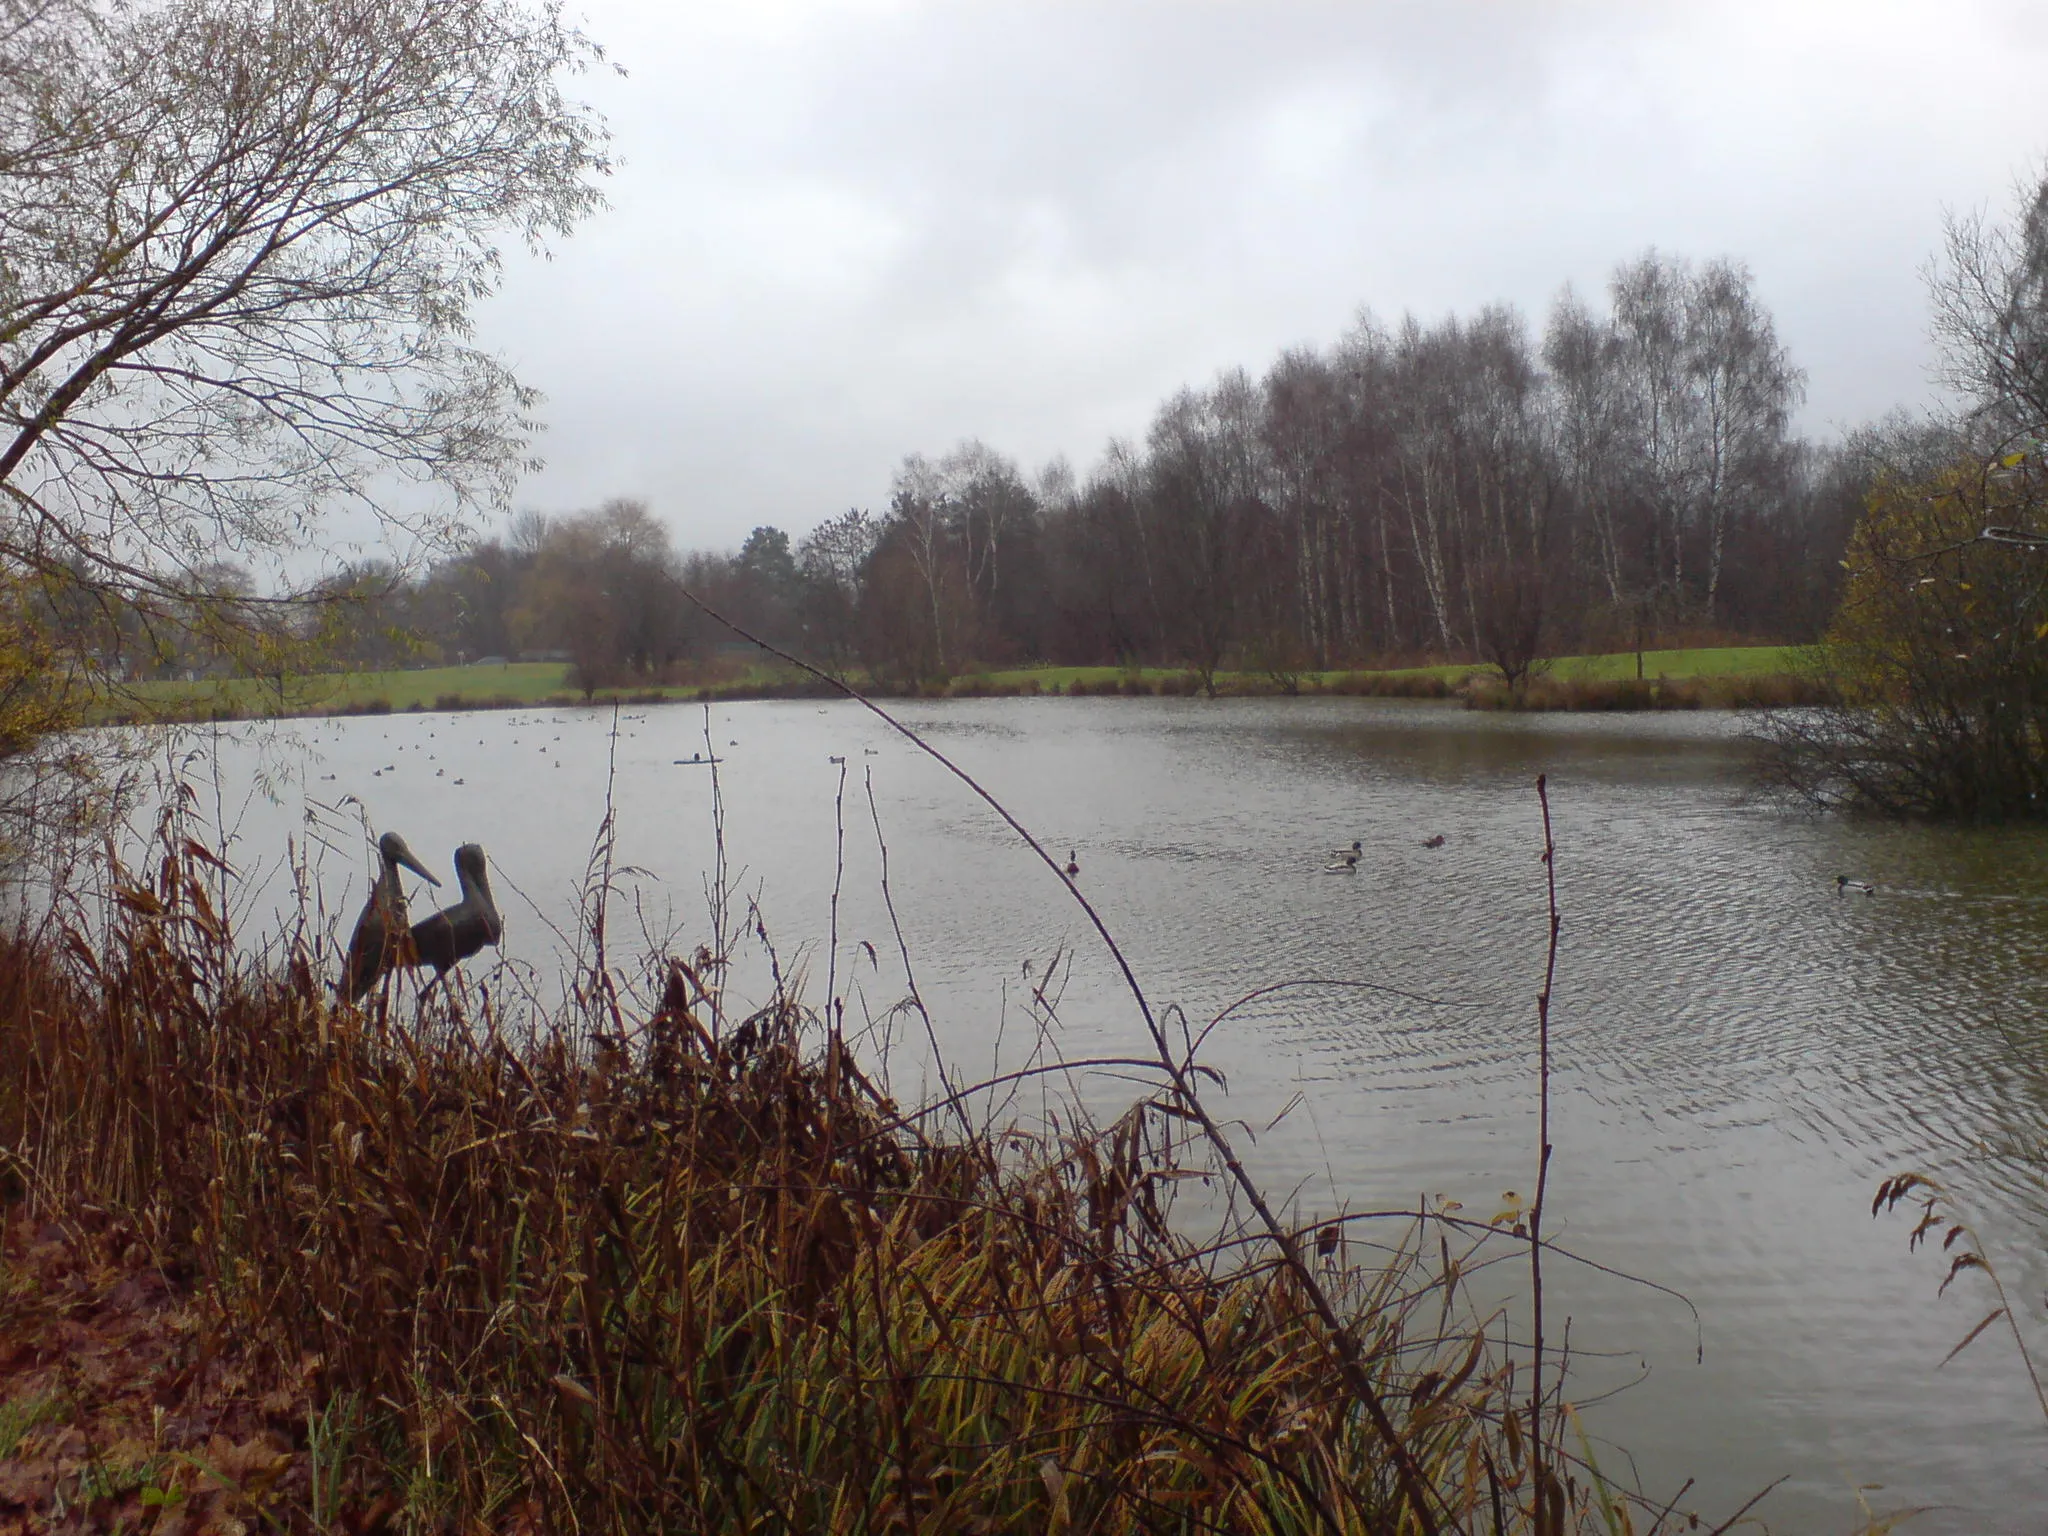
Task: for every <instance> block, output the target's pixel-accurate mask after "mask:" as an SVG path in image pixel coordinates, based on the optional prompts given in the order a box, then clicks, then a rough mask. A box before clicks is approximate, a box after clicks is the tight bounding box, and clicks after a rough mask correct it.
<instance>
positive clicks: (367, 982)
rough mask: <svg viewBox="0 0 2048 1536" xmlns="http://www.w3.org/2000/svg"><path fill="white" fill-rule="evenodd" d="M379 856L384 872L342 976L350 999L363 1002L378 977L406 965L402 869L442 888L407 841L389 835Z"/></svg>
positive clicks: (350, 943)
mask: <svg viewBox="0 0 2048 1536" xmlns="http://www.w3.org/2000/svg"><path fill="white" fill-rule="evenodd" d="M377 857H378V858H379V859H380V860H381V861H382V863H383V866H384V867H383V870H382V872H381V873H380V874H379V875H378V876H377V883H376V884H375V885H373V886H371V887H370V899H369V900H368V901H366V902H364V903H363V915H362V916H361V917H359V918H357V919H356V931H355V934H354V935H353V936H352V937H351V938H350V939H349V941H348V966H347V969H346V970H345V971H344V972H343V973H342V990H343V991H344V992H346V993H347V994H348V1000H349V1001H350V1002H352V1003H359V1002H361V1001H362V1000H363V996H364V994H365V993H367V992H368V991H369V990H370V988H372V987H374V986H375V985H377V978H378V977H380V976H382V975H383V974H384V973H385V972H386V971H388V970H390V969H392V968H393V967H394V966H397V965H399V964H401V963H403V961H402V958H401V951H402V950H403V948H404V947H405V943H406V937H407V932H408V930H407V927H406V912H405V888H404V887H403V886H402V885H400V884H399V883H398V867H399V865H401V864H403V865H404V866H405V867H406V868H407V869H409V870H411V871H412V872H413V873H414V874H416V875H418V876H419V877H420V878H421V879H423V880H425V881H426V882H427V884H429V885H439V884H440V883H441V882H440V881H438V880H436V879H435V878H434V877H433V875H432V874H431V873H430V872H429V871H428V869H427V867H426V865H424V864H422V863H421V862H420V861H419V860H418V859H416V858H414V857H413V854H412V850H411V849H410V848H408V847H406V846H405V839H404V838H402V837H400V836H399V835H398V834H397V833H396V832H386V833H385V834H384V835H383V836H382V837H380V838H378V839H377Z"/></svg>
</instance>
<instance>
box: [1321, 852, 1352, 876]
mask: <svg viewBox="0 0 2048 1536" xmlns="http://www.w3.org/2000/svg"><path fill="white" fill-rule="evenodd" d="M1358 857H1359V856H1358V855H1357V854H1355V853H1353V852H1352V851H1351V850H1350V849H1349V848H1347V849H1345V850H1344V854H1343V856H1342V857H1341V858H1339V859H1337V860H1336V861H1335V862H1334V863H1330V864H1325V865H1324V866H1323V873H1324V874H1326V875H1355V874H1357V873H1358Z"/></svg>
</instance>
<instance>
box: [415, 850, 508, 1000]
mask: <svg viewBox="0 0 2048 1536" xmlns="http://www.w3.org/2000/svg"><path fill="white" fill-rule="evenodd" d="M455 880H456V883H457V884H458V885H460V886H461V887H462V900H460V901H458V902H457V903H455V905H454V906H452V907H443V908H442V909H441V910H440V911H438V912H436V913H435V914H434V915H433V916H432V917H428V918H422V919H421V920H420V921H419V922H417V923H414V924H413V925H412V947H413V950H414V952H415V953H416V954H418V956H419V958H420V962H421V963H422V964H423V965H431V966H432V967H433V968H434V977H435V979H436V980H439V979H440V978H441V977H443V976H445V975H447V974H448V971H449V968H450V967H452V966H453V965H454V964H455V962H456V961H458V960H467V959H468V958H469V957H470V956H471V955H473V954H475V953H476V952H477V951H478V950H480V949H482V948H483V947H484V946H485V945H486V944H496V943H497V942H498V938H499V936H500V935H501V934H503V933H504V931H505V920H504V919H503V918H501V917H500V916H498V904H497V903H496V902H495V901H493V900H492V899H491V881H490V877H489V876H488V875H486V874H485V873H484V850H483V845H482V844H481V843H464V844H463V845H462V846H461V847H460V848H458V849H456V850H455Z"/></svg>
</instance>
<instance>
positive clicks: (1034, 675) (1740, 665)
mask: <svg viewBox="0 0 2048 1536" xmlns="http://www.w3.org/2000/svg"><path fill="white" fill-rule="evenodd" d="M1803 650H1804V647H1803V646H1796V645H1727V646H1711V647H1701V648H1699V649H1696V650H1684V651H1645V652H1643V676H1644V677H1646V678H1649V679H1651V680H1653V681H1654V680H1655V679H1657V678H1660V677H1731V676H1735V675H1737V674H1747V673H1758V674H1770V673H1779V672H1790V671H1792V670H1794V669H1795V667H1796V665H1797V660H1798V657H1799V655H1800V653H1801V651H1803ZM1353 670H1378V669H1353V668H1348V667H1347V668H1342V669H1340V670H1337V671H1331V672H1307V673H1303V674H1302V676H1303V679H1304V681H1306V680H1307V679H1310V678H1314V679H1316V680H1318V681H1321V682H1325V683H1327V682H1329V681H1330V680H1331V679H1332V678H1337V677H1342V676H1345V675H1346V674H1347V673H1349V672H1351V671H1353ZM1185 671H1186V669H1185V668H1183V667H1139V668H1135V669H1133V668H1123V667H1016V668H1010V669H1006V670H1003V671H997V672H986V673H976V674H974V675H975V676H976V677H978V678H985V679H986V680H987V681H988V682H990V683H994V684H998V685H1003V684H1013V683H1016V684H1021V683H1024V682H1026V681H1029V680H1034V679H1035V680H1036V681H1037V683H1038V686H1039V687H1040V688H1043V689H1046V690H1047V691H1050V690H1051V689H1052V687H1053V685H1054V684H1058V685H1059V686H1060V688H1062V689H1066V688H1069V687H1071V686H1072V685H1073V684H1074V683H1077V682H1081V683H1087V684H1089V685H1091V686H1093V685H1096V684H1100V683H1105V682H1114V681H1115V680H1117V679H1118V678H1122V677H1129V676H1133V675H1135V676H1138V677H1141V678H1146V679H1149V680H1151V681H1154V682H1156V681H1158V680H1159V679H1160V678H1163V677H1178V676H1181V675H1182V674H1183V673H1184V672H1185ZM1387 671H1388V674H1389V675H1390V676H1394V677H1441V678H1443V679H1445V680H1446V681H1455V680H1457V679H1460V678H1463V677H1465V676H1466V675H1467V674H1468V673H1473V672H1480V673H1492V672H1493V671H1494V669H1493V667H1491V666H1490V665H1487V664H1485V663H1483V662H1470V661H1461V662H1450V663H1445V664H1442V665H1438V666H1433V667H1393V668H1388V669H1387ZM1548 675H1549V676H1551V677H1555V678H1557V679H1559V680H1560V681H1562V680H1566V679H1570V680H1573V681H1578V682H1609V681H1613V680H1615V679H1617V678H1629V677H1634V676H1635V675H1636V653H1635V652H1634V651H1618V652H1615V653H1613V654H1612V655H1604V656H1559V657H1556V658H1554V659H1553V660H1552V661H1551V662H1550V666H1549V673H1548ZM1264 677H1265V674H1264V673H1263V672H1219V673H1217V674H1216V678H1217V682H1218V683H1219V684H1224V685H1227V684H1228V683H1229V682H1231V681H1232V680H1235V679H1237V678H1260V679H1262V678H1264Z"/></svg>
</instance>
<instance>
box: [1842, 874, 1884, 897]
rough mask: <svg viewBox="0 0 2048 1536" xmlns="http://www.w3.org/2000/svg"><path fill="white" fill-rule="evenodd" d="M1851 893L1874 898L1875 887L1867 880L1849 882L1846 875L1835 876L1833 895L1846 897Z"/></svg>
mask: <svg viewBox="0 0 2048 1536" xmlns="http://www.w3.org/2000/svg"><path fill="white" fill-rule="evenodd" d="M1851 891H1861V892H1862V893H1863V894H1864V895H1866V896H1875V895H1876V894H1877V887H1876V886H1874V885H1872V884H1871V883H1870V882H1869V881H1868V880H1851V879H1850V878H1849V877H1848V876H1847V875H1837V876H1835V894H1836V895H1837V896H1846V895H1848V894H1849V892H1851Z"/></svg>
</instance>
